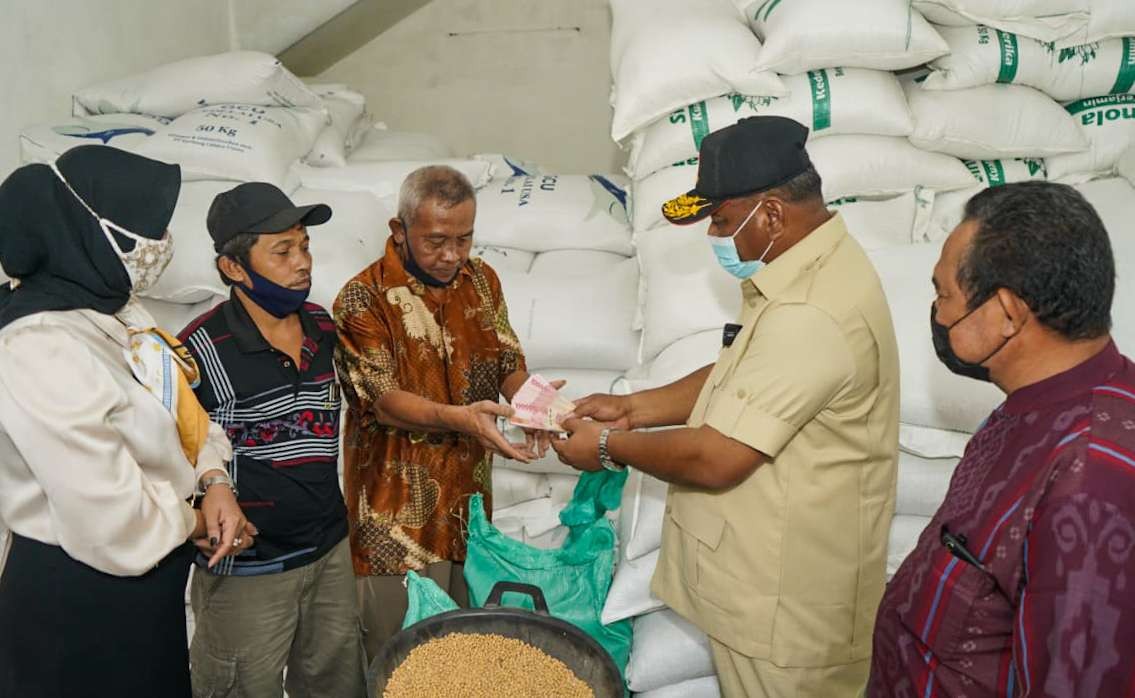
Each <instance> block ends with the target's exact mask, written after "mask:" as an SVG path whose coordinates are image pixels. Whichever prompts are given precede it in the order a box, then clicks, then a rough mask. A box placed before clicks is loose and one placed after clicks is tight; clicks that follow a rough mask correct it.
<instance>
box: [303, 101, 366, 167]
mask: <svg viewBox="0 0 1135 698" xmlns="http://www.w3.org/2000/svg"><path fill="white" fill-rule="evenodd" d="M310 87H311V89H312V90H313V91H314V92H315V93H316V94H318V95H319V97H320V99H322V100H323V107H324V108H325V109H326V110H327V113H328V115H329V117H330V123H329V124H328V125H327V126H326V127H324V129H323V131H322V132H320V134H319V137H318V138H316V139H315V145H313V146H312V147H311V152H309V153H308V154H307V156H306V157H304V162H306V163H308V164H309V165H312V166H314V167H342V166H343V165H346V164H347V152H348V151H349V150H351V148H352V147H353V146H354V143H353V142H352V139H354V138H358V134H361V133H365V131H364V130H363V129H361V128H359V126H360V122H362V121H364V120H366V119H367V117H365V116H364V114H365V112H366V98H365V97H363V95H362V94H360V93H358V92H355V91H354V90H351V89H347V88H346V87H341V86H339V85H310Z"/></svg>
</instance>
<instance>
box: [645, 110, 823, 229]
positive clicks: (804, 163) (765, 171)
mask: <svg viewBox="0 0 1135 698" xmlns="http://www.w3.org/2000/svg"><path fill="white" fill-rule="evenodd" d="M807 140H808V128H807V127H806V126H804V125H803V124H801V123H799V122H797V121H793V120H792V119H787V118H785V117H782V116H751V117H749V118H747V119H741V120H740V121H738V122H737V123H736V124H734V125H732V126H728V127H726V128H723V129H721V130H720V131H714V132H713V133H711V134H709V135H708V136H706V137H705V138H704V139H703V140H702V143H701V152H700V153H698V182H697V185H696V186H695V187H694V188H693V189H692V190H690V191H688V192H686V193H685V194H682V195H681V196H678V197H676V198H673V199H671V200H669V201H667V202H666V203H665V204H663V205H662V215H664V216H666V219H667V220H668V221H670V222H671V223H676V224H678V225H688V224H690V223H696V222H697V221H700V220H702V219H704V218H705V217H706V216H709V215H710V214H712V213H713V212H714V211H715V210H717V208H718V207H719V206H721V204H723V203H725V202H726V201H728V200H729V199H735V198H738V197H741V196H748V195H749V194H757V193H760V192H762V191H768V190H769V189H775V188H776V187H779V186H781V185H782V184H785V183H787V182H788V181H790V180H792V179H793V178H794V177H797V176H799V175H801V174H803V173H804V172H805V171H807V170H808V168H809V167H811V166H812V161H811V160H809V159H808V152H807V151H806V150H805V149H804V144H805V143H806V142H807Z"/></svg>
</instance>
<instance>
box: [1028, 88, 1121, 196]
mask: <svg viewBox="0 0 1135 698" xmlns="http://www.w3.org/2000/svg"><path fill="white" fill-rule="evenodd" d="M1064 108H1065V109H1066V110H1067V111H1068V113H1069V114H1070V115H1071V116H1072V118H1073V119H1074V120H1075V121H1074V123H1076V124H1077V125H1078V127H1079V128H1080V129H1081V132H1082V134H1083V136H1084V138H1085V139H1086V140H1087V142H1088V147H1087V149H1086V150H1084V151H1083V152H1079V153H1073V154H1070V155H1060V156H1056V157H1051V158H1048V177H1049V179H1053V180H1060V181H1069V182H1073V183H1076V182H1078V181H1086V180H1088V179H1091V178H1093V177H1095V176H1100V175H1107V174H1111V173H1113V172H1114V171H1115V166H1116V165H1117V164H1118V163H1119V158H1120V156H1122V155H1123V153H1124V152H1126V150H1127V149H1128V148H1130V147H1131V146H1132V144H1135V94H1122V95H1111V96H1107V97H1096V98H1093V99H1082V100H1078V101H1076V102H1072V103H1070V104H1066V105H1065V107H1064Z"/></svg>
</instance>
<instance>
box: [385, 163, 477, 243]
mask: <svg viewBox="0 0 1135 698" xmlns="http://www.w3.org/2000/svg"><path fill="white" fill-rule="evenodd" d="M469 199H473V200H474V201H476V199H477V194H476V192H475V191H474V189H473V185H472V184H471V183H470V182H469V178H468V177H466V176H465V175H463V174H462V173H461V172H459V171H458V170H455V169H454V168H452V167H450V166H449V165H427V166H425V167H419V168H418V169H416V170H414V171H413V172H411V173H410V174H409V175H408V176H407V177H406V180H405V181H404V182H402V188H401V189H400V190H399V192H398V217H399V218H401V219H402V224H403V225H405V226H406V228H407V229H408V228H409V227H410V226H412V225H413V224H414V218H415V217H416V216H417V214H418V209H420V208H421V207H422V204H424V203H425V202H426V201H431V200H432V201H436V202H437V203H439V204H441V205H442V207H444V208H453V207H454V206H456V205H458V204H460V203H462V202H465V201H468V200H469Z"/></svg>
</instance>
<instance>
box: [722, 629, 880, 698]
mask: <svg viewBox="0 0 1135 698" xmlns="http://www.w3.org/2000/svg"><path fill="white" fill-rule="evenodd" d="M709 642H710V646H711V647H712V649H713V667H714V670H715V671H716V672H717V681H718V683H720V684H721V695H722V696H723V698H856V696H859V695H860V693H861V692H862V691H863V687H864V686H865V685H866V684H867V672H868V670H869V669H870V667H871V662H870V660H868V659H864V660H863V661H860V662H854V663H852V664H842V665H839V666H831V667H781V666H777V665H775V664H773V663H772V662H769V661H765V660H763V659H754V658H752V657H747V656H745V655H743V654H739V653H737V652H734V651H733V650H731V649H729V648H728V647H726V646H725V645H723V644H721V643H720V642H718V641H717V640H714V639H713V638H710V640H709Z"/></svg>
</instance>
